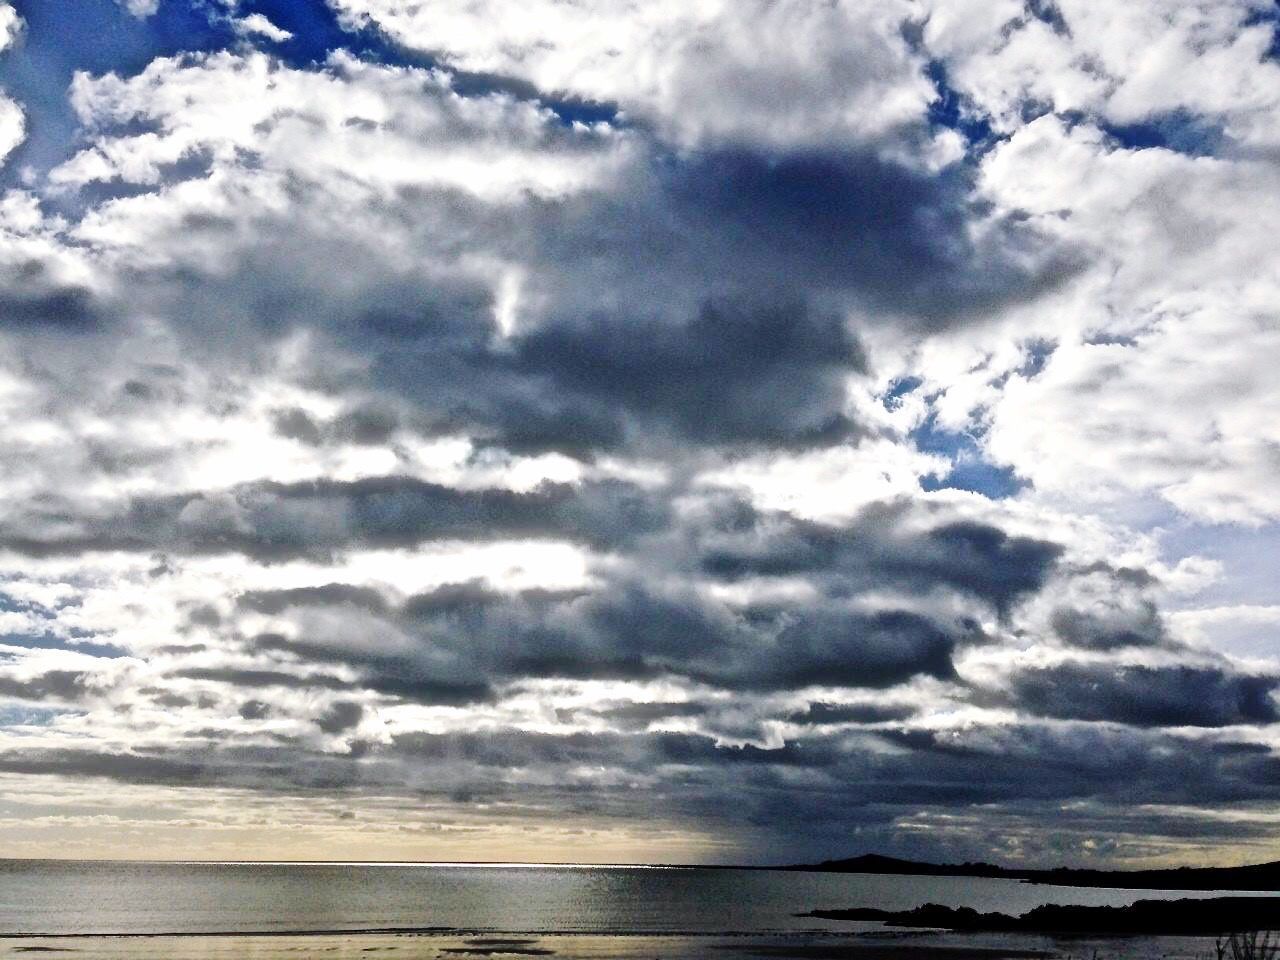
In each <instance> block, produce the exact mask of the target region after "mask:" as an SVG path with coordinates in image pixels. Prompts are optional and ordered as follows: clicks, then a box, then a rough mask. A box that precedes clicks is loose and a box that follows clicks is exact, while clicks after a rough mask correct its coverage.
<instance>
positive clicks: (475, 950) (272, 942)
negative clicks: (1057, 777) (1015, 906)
mask: <svg viewBox="0 0 1280 960" xmlns="http://www.w3.org/2000/svg"><path fill="white" fill-rule="evenodd" d="M1212 955H1213V953H1212V940H1207V939H1205V938H1198V937H1163V938H1156V937H1135V938H1125V939H1114V938H1072V939H1058V940H1055V939H1053V938H1048V937H1034V936H1009V935H1000V936H995V935H993V936H977V935H971V934H970V935H966V934H946V933H932V932H888V931H860V932H852V933H845V934H831V933H818V932H815V933H794V934H785V935H776V936H762V935H759V934H750V935H734V934H729V933H726V934H720V935H715V934H711V935H659V936H655V935H648V934H645V935H638V934H637V935H610V936H599V935H592V934H545V935H544V934H536V933H535V934H501V935H499V934H470V935H464V934H459V933H443V932H412V933H387V932H383V933H370V932H353V933H342V932H327V933H316V934H301V935H300V934H254V935H240V934H237V935H218V936H202V935H194V936H190V935H188V936H165V935H161V936H75V937H0V957H14V958H18V957H50V958H57V957H67V958H68V960H240V958H245V960H310V958H317V960H320V958H324V960H356V958H361V960H370V958H378V957H386V958H389V960H466V958H468V957H473V958H491V960H503V958H508V960H521V958H527V957H552V958H565V960H749V958H752V957H760V958H774V960H777V958H788V957H792V958H795V960H1068V958H1070V960H1093V958H1094V957H1095V956H1096V958H1097V960H1121V958H1123V960H1198V958H1203V957H1206V956H1212Z"/></svg>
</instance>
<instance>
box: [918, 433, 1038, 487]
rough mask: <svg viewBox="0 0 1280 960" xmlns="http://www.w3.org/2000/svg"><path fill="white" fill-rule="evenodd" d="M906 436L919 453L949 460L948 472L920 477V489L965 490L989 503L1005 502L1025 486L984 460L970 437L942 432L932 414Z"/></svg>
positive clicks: (964, 434) (1009, 472)
mask: <svg viewBox="0 0 1280 960" xmlns="http://www.w3.org/2000/svg"><path fill="white" fill-rule="evenodd" d="M909 437H910V439H911V441H912V442H913V443H914V444H915V445H916V449H918V450H919V451H920V452H921V453H928V454H932V455H934V456H937V457H944V458H946V459H947V460H949V461H951V469H950V470H949V471H948V472H947V473H946V474H945V475H943V476H925V477H921V479H920V486H921V488H922V489H923V490H926V491H928V492H933V491H936V490H967V491H969V492H970V493H978V494H981V495H982V496H984V497H987V498H988V499H991V500H1005V499H1008V498H1009V497H1012V496H1015V495H1016V494H1017V493H1018V492H1019V491H1020V490H1023V489H1025V488H1026V487H1027V486H1028V485H1029V484H1028V482H1027V481H1026V480H1023V479H1022V478H1020V477H1019V476H1018V475H1017V474H1016V473H1014V472H1013V470H1012V469H1010V468H1009V467H1005V466H1000V465H999V464H995V463H992V462H991V461H990V460H988V459H986V457H985V456H984V455H983V452H982V447H981V446H980V445H979V444H978V441H977V439H976V438H975V437H974V436H973V435H972V434H970V433H966V432H960V431H955V430H945V429H943V428H941V427H939V426H938V424H937V420H936V418H935V417H934V416H932V415H931V416H930V417H929V418H928V419H926V420H925V421H924V423H922V424H921V425H920V426H918V427H916V428H915V429H914V430H912V431H911V433H910V434H909Z"/></svg>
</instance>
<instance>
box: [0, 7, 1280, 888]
mask: <svg viewBox="0 0 1280 960" xmlns="http://www.w3.org/2000/svg"><path fill="white" fill-rule="evenodd" d="M1278 29H1280V7H1278V6H1277V4H1276V3H1274V2H1271V0H1267V2H1263V0H1143V2H1141V3H1129V4H1102V3H1097V2H1094V0H1057V2H1054V0H1025V2H1022V0H681V2H675V0H655V2H636V0H590V2H582V0H518V2H517V0H413V2H410V0H119V2H116V0H77V2H76V3H75V4H71V5H69V4H67V3H65V2H58V0H25V2H24V0H9V2H4V0H0V47H2V48H3V49H0V91H3V93H2V95H0V164H2V165H0V449H3V451H4V454H3V456H2V457H0V849H3V850H4V851H5V854H6V855H8V856H33V857H45V856H52V857H155V858H168V859H187V858H236V859H291V858H297V859H396V860H531V861H597V862H598V861H614V862H675V863H697V862H709V863H789V862H801V861H810V860H815V859H823V858H827V857H839V856H851V855H854V854H859V853H864V852H868V851H876V852H881V853H886V854H894V855H898V856H909V857H917V858H929V859H940V860H960V859H977V858H981V859H986V860H996V861H1000V862H1005V863H1012V864H1029V865H1056V864H1071V865H1090V866H1120V867H1124V866H1148V865H1159V864H1182V863H1186V864H1229V863H1243V862H1258V861H1263V860H1275V859H1280V803H1278V801H1280V644H1278V643H1277V640H1278V639H1280V586H1278V585H1277V579H1276V569H1277V566H1276V564H1277V559H1276V558H1277V557H1278V556H1280V483H1277V476H1278V474H1280V381H1278V380H1277V378H1276V375H1275V371H1276V363H1277V358H1280V312H1278V311H1280V308H1278V307H1277V304H1280V258H1278V257H1277V254H1276V245H1275V224H1276V223H1277V222H1278V221H1280V34H1278V32H1277V31H1278Z"/></svg>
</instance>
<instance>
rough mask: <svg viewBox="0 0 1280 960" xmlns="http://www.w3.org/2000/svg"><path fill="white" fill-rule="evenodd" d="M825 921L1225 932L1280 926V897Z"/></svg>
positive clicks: (861, 913)
mask: <svg viewBox="0 0 1280 960" xmlns="http://www.w3.org/2000/svg"><path fill="white" fill-rule="evenodd" d="M800 916H803V917H818V918H821V919H823V920H878V921H881V922H883V923H885V924H887V925H888V926H891V927H928V928H941V929H944V930H954V931H957V932H963V933H1035V934H1090V935H1095V934H1097V935H1101V934H1109V935H1118V936H1127V935H1140V934H1150V935H1183V936H1211V937H1212V936H1219V935H1221V934H1224V933H1230V932H1232V931H1237V930H1259V929H1262V930H1265V929H1268V928H1275V927H1280V898H1276V897H1215V898H1212V899H1208V900H1139V901H1138V902H1137V903H1134V904H1131V905H1129V906H1127V907H1078V906H1061V905H1057V904H1046V905H1045V906H1042V907H1036V908H1035V909H1034V910H1029V911H1028V912H1026V913H1024V914H1022V915H1021V916H1018V917H1011V916H1009V915H1008V914H1007V913H979V912H978V911H976V910H974V909H972V908H969V907H943V906H939V905H938V904H936V903H926V904H925V905H924V906H922V907H916V908H915V909H914V910H875V909H870V908H860V909H852V910H812V911H810V912H809V913H803V914H800Z"/></svg>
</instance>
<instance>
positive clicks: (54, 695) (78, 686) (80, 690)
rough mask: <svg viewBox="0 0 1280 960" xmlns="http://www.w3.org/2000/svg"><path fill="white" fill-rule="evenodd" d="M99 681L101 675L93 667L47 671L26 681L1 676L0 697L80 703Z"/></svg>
mask: <svg viewBox="0 0 1280 960" xmlns="http://www.w3.org/2000/svg"><path fill="white" fill-rule="evenodd" d="M98 683H99V677H98V675H97V674H96V673H95V672H93V671H90V670H47V671H45V672H44V673H40V674H37V675H35V676H33V677H29V678H27V679H25V680H18V679H16V678H14V677H0V697H12V698H13V699H15V700H37V701H44V700H56V701H62V702H67V703H78V702H80V701H82V700H84V698H85V697H86V696H87V695H88V694H90V693H91V692H92V691H93V689H94V688H95V687H96V686H97V685H98Z"/></svg>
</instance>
